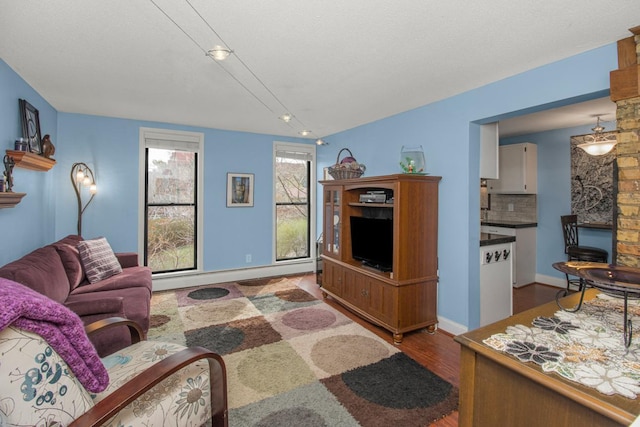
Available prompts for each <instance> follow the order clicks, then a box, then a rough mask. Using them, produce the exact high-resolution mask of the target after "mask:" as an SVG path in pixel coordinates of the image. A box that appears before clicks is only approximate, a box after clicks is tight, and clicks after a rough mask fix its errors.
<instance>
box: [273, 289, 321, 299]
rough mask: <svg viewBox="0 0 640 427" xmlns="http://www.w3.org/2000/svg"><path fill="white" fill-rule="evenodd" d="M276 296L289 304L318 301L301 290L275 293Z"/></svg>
mask: <svg viewBox="0 0 640 427" xmlns="http://www.w3.org/2000/svg"><path fill="white" fill-rule="evenodd" d="M275 296H277V297H278V298H280V299H281V300H284V301H289V302H309V301H316V298H315V297H314V296H313V295H311V294H310V293H308V292H306V291H303V290H302V289H299V288H296V289H287V290H284V291H278V292H276V293H275Z"/></svg>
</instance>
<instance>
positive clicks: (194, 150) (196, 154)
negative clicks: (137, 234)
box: [141, 129, 204, 273]
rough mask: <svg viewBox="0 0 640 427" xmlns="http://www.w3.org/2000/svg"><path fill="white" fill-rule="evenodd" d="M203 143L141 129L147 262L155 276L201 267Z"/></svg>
mask: <svg viewBox="0 0 640 427" xmlns="http://www.w3.org/2000/svg"><path fill="white" fill-rule="evenodd" d="M203 141H204V136H203V135H202V134H200V133H193V132H175V131H165V130H159V129H141V146H142V148H143V153H141V154H142V155H141V158H142V159H143V161H144V165H143V171H144V181H143V182H144V189H143V190H144V193H143V194H144V198H143V209H141V212H142V223H143V230H144V231H143V245H142V246H143V259H144V264H145V265H147V266H149V267H150V268H151V270H152V272H153V273H173V272H182V271H192V270H197V269H198V268H199V266H200V265H201V262H200V259H201V256H200V254H201V252H202V251H201V240H202V239H201V235H202V232H201V230H202V227H201V217H202V215H201V213H200V207H201V206H202V197H201V195H202V191H201V189H202V185H201V181H202V167H201V165H202V151H203V149H202V148H203Z"/></svg>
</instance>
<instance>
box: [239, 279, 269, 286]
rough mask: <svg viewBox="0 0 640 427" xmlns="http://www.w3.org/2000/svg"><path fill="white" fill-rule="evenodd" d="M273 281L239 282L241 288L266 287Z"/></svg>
mask: <svg viewBox="0 0 640 427" xmlns="http://www.w3.org/2000/svg"><path fill="white" fill-rule="evenodd" d="M271 280H273V279H272V278H267V279H253V280H243V281H242V282H237V283H238V285H240V286H266V285H268V284H269V282H270V281H271Z"/></svg>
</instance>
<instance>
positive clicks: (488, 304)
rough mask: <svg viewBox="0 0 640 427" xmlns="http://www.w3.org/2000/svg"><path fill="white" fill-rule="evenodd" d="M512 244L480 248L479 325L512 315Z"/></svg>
mask: <svg viewBox="0 0 640 427" xmlns="http://www.w3.org/2000/svg"><path fill="white" fill-rule="evenodd" d="M513 247H514V246H513V243H501V244H497V245H488V246H481V247H480V326H485V325H488V324H489V323H493V322H497V321H498V320H502V319H504V318H507V317H509V316H511V314H512V313H513V288H512V285H511V283H512V280H513V253H514V252H513Z"/></svg>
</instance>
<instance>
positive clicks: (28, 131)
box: [18, 99, 42, 154]
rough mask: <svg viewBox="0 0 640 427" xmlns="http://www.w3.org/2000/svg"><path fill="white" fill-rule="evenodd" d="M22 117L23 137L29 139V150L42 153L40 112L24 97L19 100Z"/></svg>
mask: <svg viewBox="0 0 640 427" xmlns="http://www.w3.org/2000/svg"><path fill="white" fill-rule="evenodd" d="M18 105H19V107H20V119H21V121H22V137H23V138H24V139H25V140H26V141H27V145H28V151H30V152H32V153H35V154H41V153H42V135H41V134H40V113H38V110H36V109H35V108H34V106H33V105H31V104H29V103H28V102H27V101H25V100H24V99H19V100H18Z"/></svg>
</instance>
